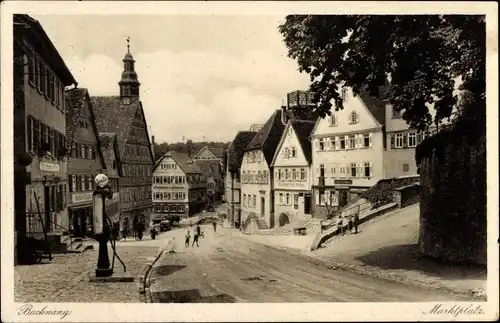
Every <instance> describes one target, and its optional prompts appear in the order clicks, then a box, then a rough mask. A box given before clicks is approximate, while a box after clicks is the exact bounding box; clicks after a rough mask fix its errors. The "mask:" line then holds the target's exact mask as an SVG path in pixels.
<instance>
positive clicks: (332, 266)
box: [257, 242, 487, 301]
mask: <svg viewBox="0 0 500 323" xmlns="http://www.w3.org/2000/svg"><path fill="white" fill-rule="evenodd" d="M257 243H258V242H257ZM262 245H264V246H266V247H268V248H271V249H275V250H282V251H287V252H290V253H293V254H298V255H302V256H304V257H307V258H309V259H311V260H313V261H314V262H315V263H316V264H319V265H321V266H324V267H326V269H329V270H336V269H342V270H346V271H351V272H355V273H357V274H359V275H366V276H372V277H377V278H381V279H385V280H388V281H393V282H399V283H404V284H407V285H411V286H415V287H420V288H426V289H432V290H436V291H443V292H447V293H450V294H455V295H461V296H467V297H472V298H474V299H476V300H478V301H486V300H487V298H486V295H485V293H484V291H483V290H480V291H478V290H469V291H461V290H454V289H451V288H448V287H445V286H436V285H434V284H429V283H425V282H422V281H415V280H410V279H407V278H406V277H403V276H400V275H394V274H387V273H382V272H381V271H373V270H368V269H364V268H363V267H361V266H358V265H352V264H346V263H343V262H340V261H337V260H332V259H325V258H315V257H313V256H310V255H308V254H305V253H304V251H302V250H296V249H293V248H288V247H284V246H280V247H278V246H270V245H266V244H262ZM327 262H328V263H327Z"/></svg>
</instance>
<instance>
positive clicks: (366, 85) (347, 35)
mask: <svg viewBox="0 0 500 323" xmlns="http://www.w3.org/2000/svg"><path fill="white" fill-rule="evenodd" d="M278 29H279V31H280V33H281V34H282V35H283V37H284V42H285V44H286V46H287V47H288V56H289V57H290V58H292V59H295V60H296V61H297V62H298V65H299V71H301V72H306V73H308V74H309V75H310V79H311V82H312V83H311V85H310V90H311V91H312V92H314V93H315V101H316V102H317V103H318V108H317V111H318V113H319V114H320V115H321V116H322V117H324V116H325V115H329V114H331V109H332V104H331V102H332V101H333V102H334V105H335V110H340V109H342V108H343V100H342V96H341V89H342V88H343V87H350V88H352V89H353V92H354V94H355V95H357V94H359V93H360V92H362V91H366V92H368V93H369V94H371V95H373V96H377V97H384V98H387V99H389V100H390V103H391V104H392V105H393V106H394V109H395V110H397V111H401V110H404V113H403V118H404V119H405V120H406V121H407V122H408V123H409V125H410V126H411V127H413V128H417V129H421V130H424V129H425V128H427V127H428V126H429V125H430V124H431V123H432V122H435V123H439V122H440V121H441V120H443V119H445V118H449V117H450V116H451V113H452V109H453V106H454V105H455V104H456V103H457V101H458V97H457V96H456V95H454V94H453V90H454V85H455V84H454V80H455V79H457V78H458V77H461V78H462V80H463V86H462V88H463V89H464V90H467V91H468V98H469V101H468V102H469V103H470V102H471V100H472V102H475V103H474V104H466V105H462V106H467V107H470V108H469V109H466V110H467V111H463V114H464V115H466V116H467V117H468V118H471V117H472V118H475V117H478V116H479V117H481V118H484V115H485V111H486V110H485V91H486V84H485V72H486V71H485V61H486V29H485V16H480V15H404V16H403V15H401V16H394V15H392V16H391V15H384V16H378V15H373V16H370V15H364V16H362V15H342V16H333V15H292V16H287V17H286V20H285V22H284V23H283V24H282V25H280V26H279V27H278ZM388 85H390V86H388ZM380 89H385V90H386V92H384V93H381V91H380ZM431 104H432V105H434V107H435V109H436V116H435V120H432V118H431V115H430V113H429V109H428V106H427V105H431Z"/></svg>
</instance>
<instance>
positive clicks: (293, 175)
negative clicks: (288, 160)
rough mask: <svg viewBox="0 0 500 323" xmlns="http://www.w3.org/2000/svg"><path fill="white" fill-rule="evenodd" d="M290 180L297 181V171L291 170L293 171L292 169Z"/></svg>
mask: <svg viewBox="0 0 500 323" xmlns="http://www.w3.org/2000/svg"><path fill="white" fill-rule="evenodd" d="M292 179H293V180H294V181H296V180H297V170H296V169H295V168H293V169H292Z"/></svg>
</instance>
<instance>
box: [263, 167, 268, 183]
mask: <svg viewBox="0 0 500 323" xmlns="http://www.w3.org/2000/svg"><path fill="white" fill-rule="evenodd" d="M263 177H264V184H267V178H268V176H267V170H265V171H264V172H263Z"/></svg>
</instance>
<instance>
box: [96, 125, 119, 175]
mask: <svg viewBox="0 0 500 323" xmlns="http://www.w3.org/2000/svg"><path fill="white" fill-rule="evenodd" d="M99 139H100V141H101V151H102V155H103V157H104V162H105V163H106V167H107V168H108V169H113V160H115V161H116V163H117V164H118V163H119V160H117V159H115V145H116V134H115V133H100V134H99ZM117 169H118V174H121V172H120V167H117ZM108 175H109V173H108Z"/></svg>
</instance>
